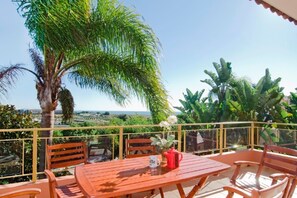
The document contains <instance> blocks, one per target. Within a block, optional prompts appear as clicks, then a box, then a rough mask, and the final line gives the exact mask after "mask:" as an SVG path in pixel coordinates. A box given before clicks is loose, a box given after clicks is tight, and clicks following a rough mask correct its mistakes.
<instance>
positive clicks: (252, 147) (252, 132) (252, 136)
mask: <svg viewBox="0 0 297 198" xmlns="http://www.w3.org/2000/svg"><path fill="white" fill-rule="evenodd" d="M254 134H255V123H254V122H252V123H251V149H252V150H254V145H255V135H254Z"/></svg>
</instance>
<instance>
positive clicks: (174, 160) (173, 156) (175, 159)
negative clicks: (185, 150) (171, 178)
mask: <svg viewBox="0 0 297 198" xmlns="http://www.w3.org/2000/svg"><path fill="white" fill-rule="evenodd" d="M164 155H165V157H166V158H167V167H168V168H170V169H174V168H178V167H179V163H180V161H181V160H182V159H183V154H182V153H181V152H178V151H177V150H175V149H174V147H172V148H171V149H169V150H168V151H166V152H164Z"/></svg>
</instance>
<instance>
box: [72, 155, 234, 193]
mask: <svg viewBox="0 0 297 198" xmlns="http://www.w3.org/2000/svg"><path fill="white" fill-rule="evenodd" d="M183 156H184V159H183V160H182V161H181V163H180V166H179V167H178V168H176V169H168V168H167V167H166V166H163V167H162V166H160V167H158V168H156V169H150V168H149V167H148V164H149V159H148V157H139V158H131V159H124V160H114V161H109V162H101V163H95V164H86V165H82V166H77V167H76V169H75V177H76V181H77V183H78V185H79V187H80V188H81V190H82V192H83V193H84V194H85V195H86V197H92V198H95V197H96V198H97V197H119V196H122V195H126V194H133V193H136V192H142V191H146V190H151V189H157V188H159V187H165V186H169V185H176V186H177V189H178V191H179V193H180V196H181V197H193V196H194V195H195V193H196V192H197V191H198V190H199V189H201V188H202V187H203V185H204V184H205V182H206V180H207V179H208V177H209V176H211V175H213V174H217V173H219V172H221V171H224V170H226V169H228V168H229V167H230V166H229V165H226V164H223V163H221V162H217V161H214V160H211V159H208V158H204V157H199V156H196V155H192V154H187V153H183ZM199 178H200V180H199V182H198V183H197V184H196V185H195V186H194V187H193V189H192V191H191V192H190V193H189V194H188V196H186V195H185V193H184V190H183V187H182V185H181V184H182V183H183V182H186V181H190V180H195V179H199Z"/></svg>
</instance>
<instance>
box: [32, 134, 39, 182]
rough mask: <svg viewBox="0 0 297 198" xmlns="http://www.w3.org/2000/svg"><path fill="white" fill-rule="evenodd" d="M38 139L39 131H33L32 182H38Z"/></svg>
mask: <svg viewBox="0 0 297 198" xmlns="http://www.w3.org/2000/svg"><path fill="white" fill-rule="evenodd" d="M37 137H38V131H37V129H34V130H33V152H32V155H33V156H32V157H33V159H32V181H33V182H36V181H37Z"/></svg>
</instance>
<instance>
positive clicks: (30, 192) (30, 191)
mask: <svg viewBox="0 0 297 198" xmlns="http://www.w3.org/2000/svg"><path fill="white" fill-rule="evenodd" d="M40 192H41V190H40V189H39V188H27V189H21V190H16V191H12V192H9V193H5V194H2V195H0V198H12V197H20V196H22V197H24V196H25V195H27V196H28V197H30V198H35V197H36V196H37V195H38V194H40Z"/></svg>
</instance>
